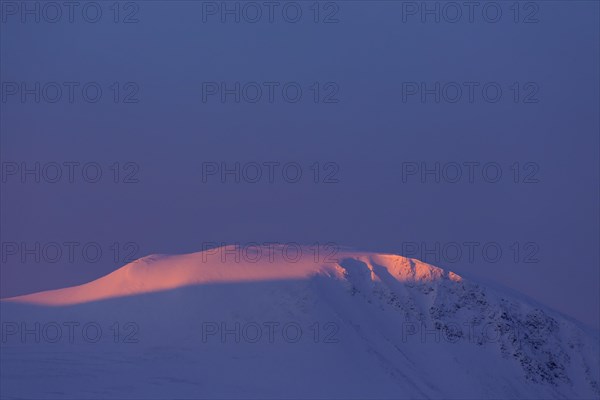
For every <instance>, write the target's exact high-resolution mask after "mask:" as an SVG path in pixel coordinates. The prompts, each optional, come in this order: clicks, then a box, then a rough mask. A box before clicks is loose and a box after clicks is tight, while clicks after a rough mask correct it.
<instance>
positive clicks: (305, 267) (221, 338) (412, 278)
mask: <svg viewBox="0 0 600 400" xmlns="http://www.w3.org/2000/svg"><path fill="white" fill-rule="evenodd" d="M281 250H282V249H281V248H275V249H273V248H270V249H266V248H259V249H254V251H253V252H251V254H250V253H241V252H242V251H245V250H241V249H238V248H235V247H227V248H220V249H216V250H211V251H207V252H201V253H194V254H188V255H180V256H148V257H145V258H142V259H140V260H137V261H136V262H133V263H131V264H129V265H126V266H124V267H122V268H120V269H119V270H117V271H115V272H113V273H112V274H109V275H107V276H105V277H103V278H100V279H98V280H96V281H93V282H90V283H88V284H85V285H81V286H76V287H72V288H66V289H60V290H53V291H47V292H40V293H36V294H32V295H27V296H20V297H15V298H12V299H5V300H3V301H2V302H1V311H2V313H1V320H2V343H1V345H2V347H1V360H0V367H1V380H0V381H1V385H0V394H1V395H2V398H17V397H33V398H62V397H66V398H172V397H177V398H264V397H267V398H363V399H364V398H367V399H369V398H371V399H375V398H378V399H379V398H396V399H399V398H440V399H442V398H444V399H446V398H462V399H464V398H495V399H498V398H529V399H531V398H538V399H548V398H586V399H588V398H599V397H600V387H599V374H600V366H599V364H600V358H599V344H598V341H599V335H598V332H596V331H591V330H589V329H588V328H586V327H584V326H581V325H579V324H578V323H576V322H573V321H571V320H570V319H568V318H564V317H563V316H561V315H560V314H558V313H555V312H553V311H551V310H548V309H544V308H543V307H540V306H539V305H537V304H535V303H534V302H530V301H527V300H526V299H524V298H519V299H515V298H514V297H511V296H508V295H506V294H504V293H503V292H502V291H500V290H491V289H489V288H484V287H482V286H480V285H477V284H475V283H473V282H468V281H465V280H464V279H462V278H461V277H460V276H458V275H456V274H454V273H452V272H449V271H444V270H442V269H440V268H437V267H434V266H431V265H428V264H425V263H422V262H420V261H418V260H413V259H407V258H404V257H400V256H395V255H384V254H374V253H359V252H352V251H343V252H340V253H338V254H336V255H335V256H334V257H322V256H319V257H315V254H314V252H313V251H312V250H311V249H309V248H303V251H302V256H301V257H299V259H298V260H297V261H294V260H293V259H291V258H294V257H285V256H284V253H283V252H282V251H281ZM240 254H241V255H242V256H240ZM267 255H268V256H267ZM36 324H37V325H36Z"/></svg>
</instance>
